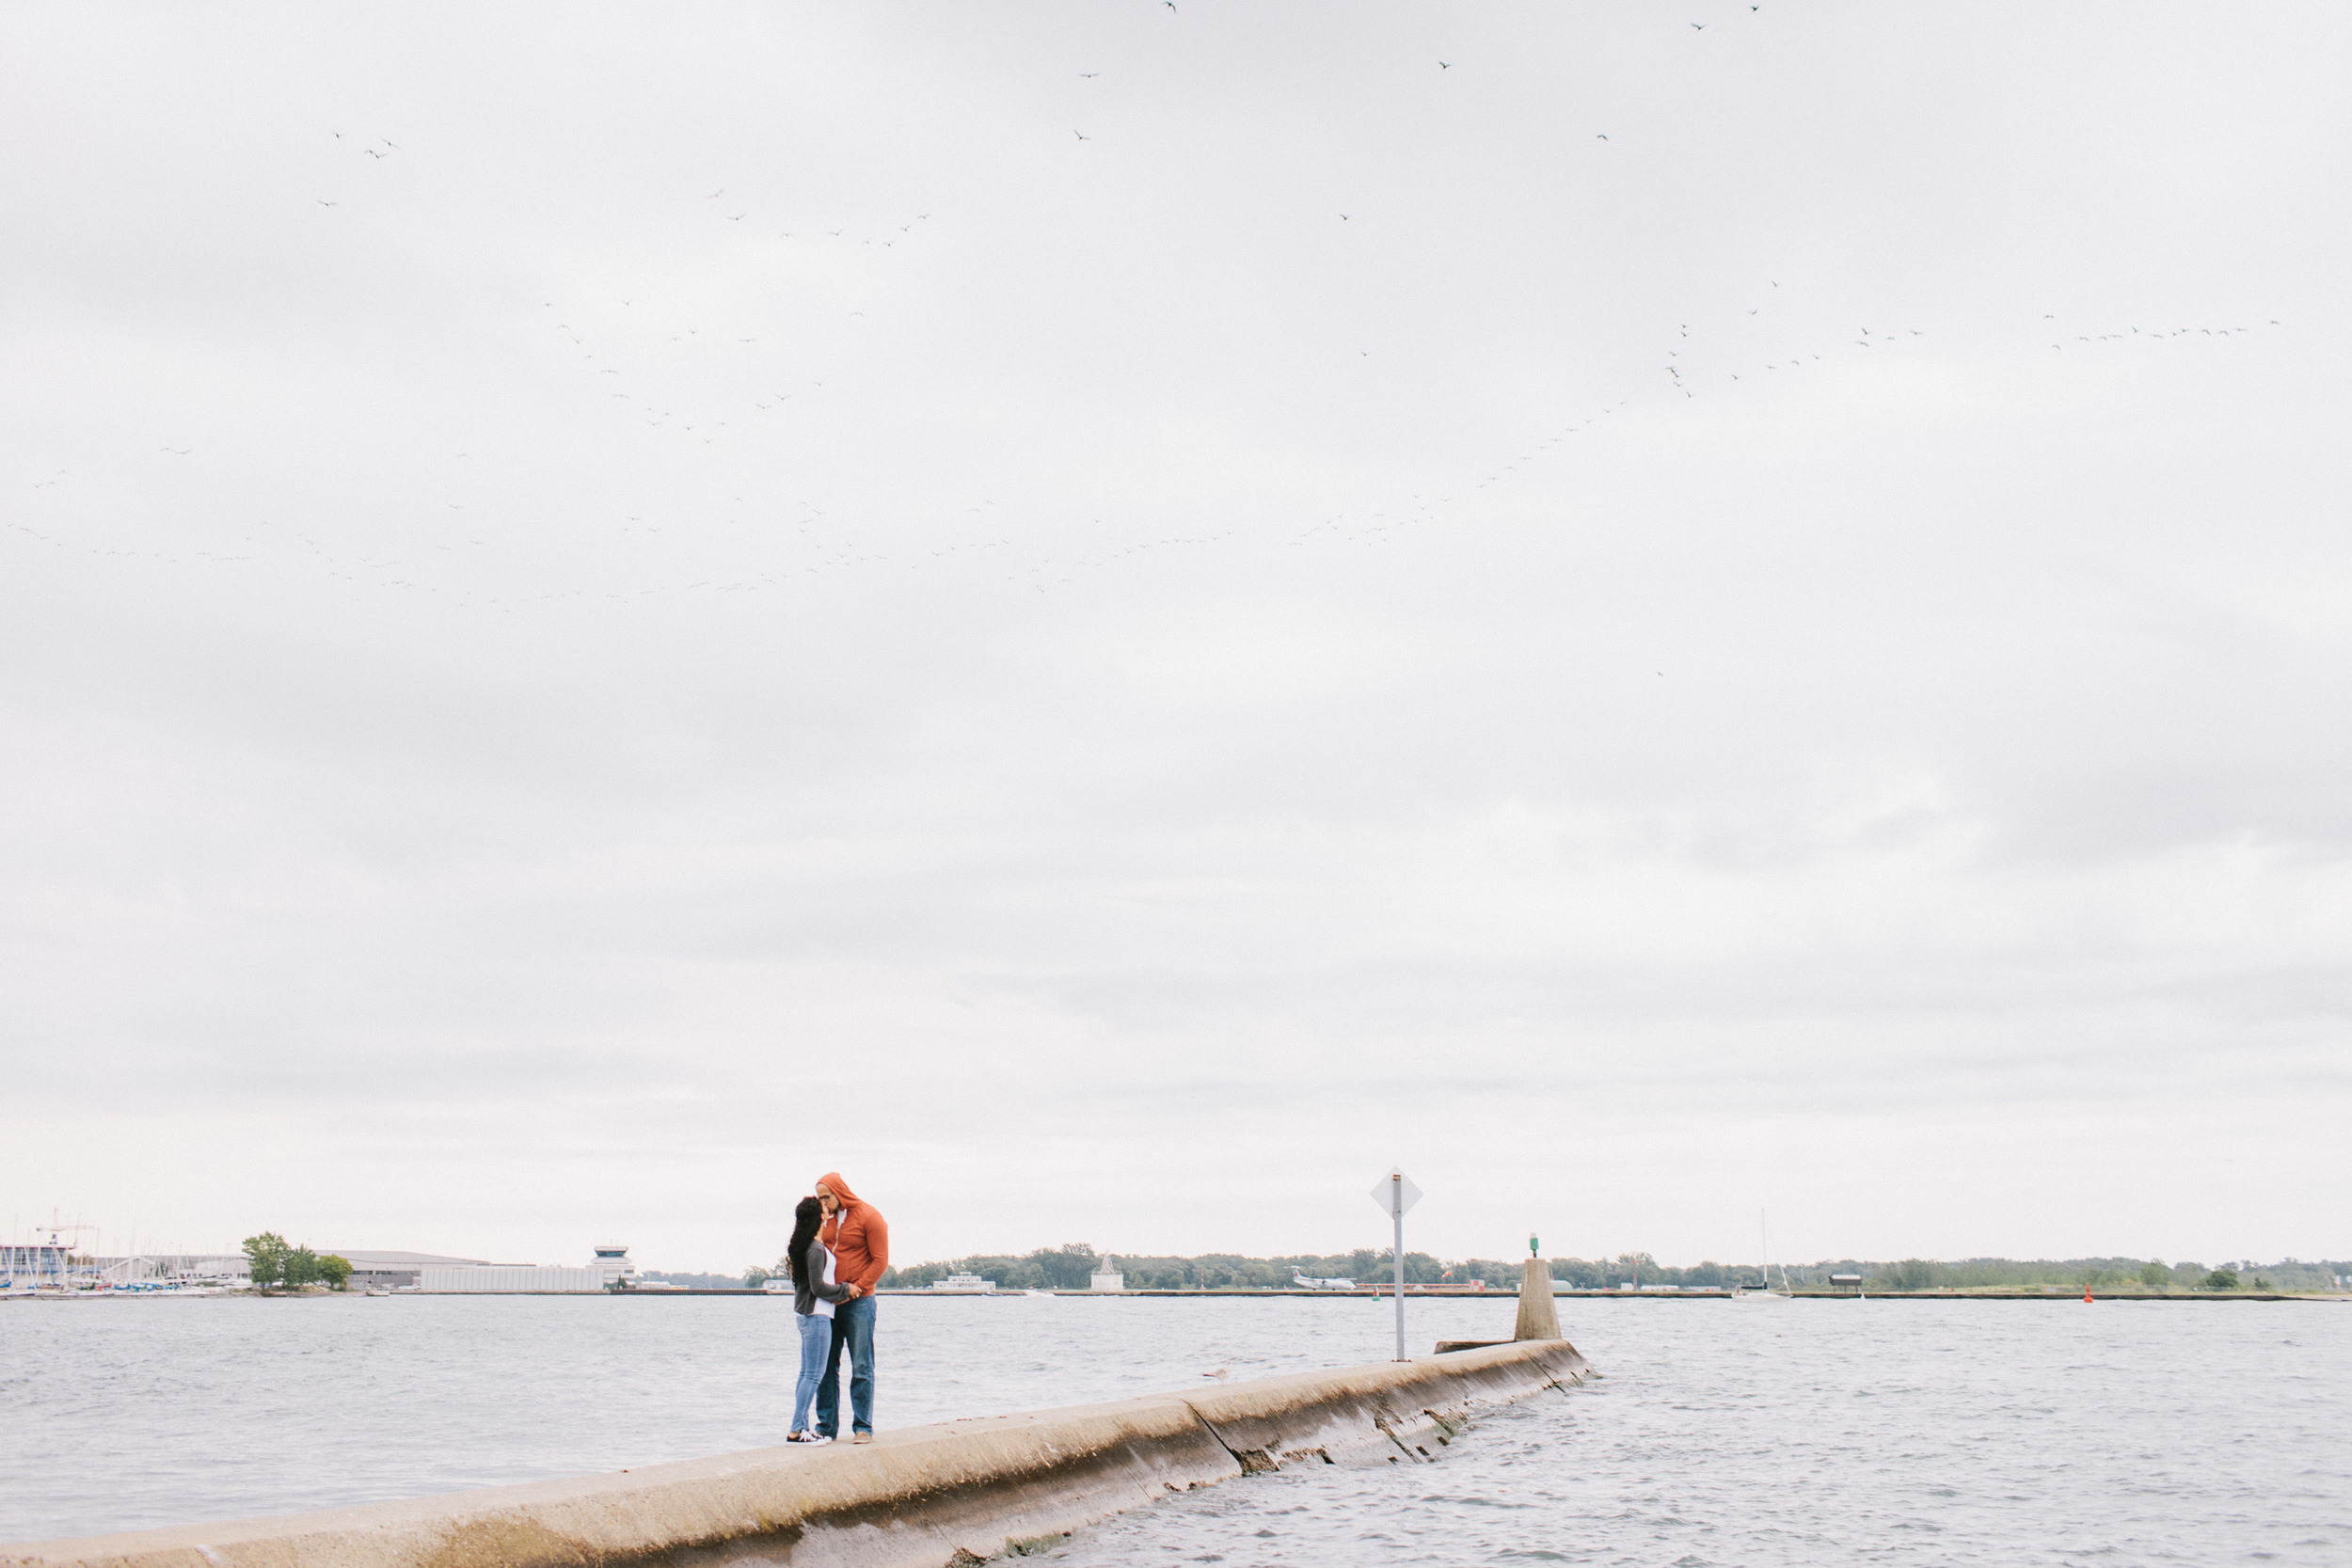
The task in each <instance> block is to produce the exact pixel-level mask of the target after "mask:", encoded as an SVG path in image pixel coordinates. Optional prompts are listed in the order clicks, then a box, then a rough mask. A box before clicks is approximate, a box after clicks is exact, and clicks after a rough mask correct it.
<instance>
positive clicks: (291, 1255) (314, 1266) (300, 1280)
mask: <svg viewBox="0 0 2352 1568" xmlns="http://www.w3.org/2000/svg"><path fill="white" fill-rule="evenodd" d="M280 1277H281V1278H282V1279H284V1280H285V1282H286V1288H287V1289H288V1290H290V1291H299V1290H301V1289H302V1288H303V1287H304V1286H305V1285H313V1284H316V1283H317V1282H318V1277H319V1255H318V1254H317V1253H315V1252H312V1251H311V1250H310V1248H309V1247H307V1246H298V1247H290V1248H288V1249H287V1252H286V1262H285V1267H284V1269H283V1271H282V1273H281V1275H280Z"/></svg>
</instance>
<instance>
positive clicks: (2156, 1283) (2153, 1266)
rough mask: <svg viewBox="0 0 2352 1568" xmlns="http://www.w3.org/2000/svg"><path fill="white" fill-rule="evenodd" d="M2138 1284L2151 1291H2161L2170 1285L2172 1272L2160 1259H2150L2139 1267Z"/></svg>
mask: <svg viewBox="0 0 2352 1568" xmlns="http://www.w3.org/2000/svg"><path fill="white" fill-rule="evenodd" d="M2139 1282H2140V1284H2142V1285H2144V1286H2146V1287H2147V1288H2148V1289H2149V1290H2151V1291H2161V1290H2163V1289H2164V1288H2165V1287H2166V1286H2168V1285H2169V1284H2171V1283H2172V1271H2171V1270H2170V1269H2168V1268H2166V1267H2165V1266H2164V1260H2163V1259H2158V1258H2151V1259H2148V1261H2147V1262H2145V1263H2143V1264H2141V1265H2140V1267H2139Z"/></svg>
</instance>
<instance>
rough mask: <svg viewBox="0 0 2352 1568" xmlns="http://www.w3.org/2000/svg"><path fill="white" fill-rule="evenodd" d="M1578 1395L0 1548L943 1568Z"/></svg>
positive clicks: (296, 1558) (1329, 1401)
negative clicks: (1248, 1478) (1277, 1472)
mask: <svg viewBox="0 0 2352 1568" xmlns="http://www.w3.org/2000/svg"><path fill="white" fill-rule="evenodd" d="M1590 1375H1592V1369H1591V1367H1590V1366H1589V1364H1587V1363H1586V1361H1585V1359H1584V1357H1583V1356H1582V1355H1581V1354H1578V1352H1577V1350H1576V1348H1575V1347H1574V1346H1572V1345H1570V1344H1569V1343H1568V1342H1567V1341H1565V1340H1563V1339H1544V1340H1529V1341H1524V1342H1519V1343H1512V1344H1502V1345H1496V1346H1491V1347H1487V1348H1484V1349H1478V1350H1470V1351H1465V1352H1459V1353H1455V1354H1443V1355H1430V1356H1422V1357H1418V1358H1416V1359H1414V1360H1411V1361H1401V1362H1378V1363H1374V1364H1372V1365H1369V1366H1361V1367H1347V1368H1341V1369H1337V1370H1329V1371H1319V1372H1301V1373H1295V1374H1293V1375H1290V1376H1287V1377H1278V1378H1266V1379H1263V1380H1260V1381H1256V1382H1249V1383H1237V1384H1231V1385H1227V1386H1223V1387H1219V1388H1216V1389H1214V1390H1210V1391H1205V1392H1199V1393H1194V1392H1186V1393H1183V1394H1162V1395H1153V1396H1149V1397H1146V1398H1142V1399H1133V1400H1120V1401H1116V1402H1109V1403H1104V1404H1090V1405H1075V1406H1072V1407H1069V1408H1066V1409H1060V1410H1043V1411H1035V1412H1030V1413H1027V1414H1024V1415H1018V1416H1001V1417H987V1418H977V1419H968V1420H960V1421H948V1422H943V1423H941V1424H939V1425H936V1426H928V1427H914V1428H910V1429H908V1430H906V1431H903V1432H895V1433H883V1434H882V1435H881V1436H880V1437H878V1438H877V1440H876V1441H875V1442H874V1443H872V1444H871V1445H868V1446H862V1447H851V1446H848V1445H835V1446H833V1447H829V1448H818V1449H810V1448H801V1447H789V1446H787V1447H779V1448H773V1449H754V1450H751V1451H749V1452H744V1453H736V1454H726V1455H722V1456H720V1457H717V1458H711V1459H697V1460H688V1461H685V1462H682V1463H677V1464H668V1465H649V1466H645V1467H643V1468H637V1469H632V1470H622V1471H618V1472H614V1473H612V1474H607V1475H600V1476H588V1477H582V1478H579V1479H576V1480H567V1481H540V1482H535V1483H532V1484H530V1485H525V1486H510V1487H500V1488H496V1489H493V1490H488V1491H482V1492H468V1493H459V1494H456V1495H453V1496H449V1497H420V1498H415V1499H412V1500H408V1501H403V1502H393V1503H376V1504H371V1505H368V1506H365V1507H359V1508H347V1509H337V1510H333V1511H330V1512H326V1513H310V1514H298V1515H293V1516H289V1517H282V1518H269V1519H248V1520H240V1521H236V1522H231V1523H220V1524H208V1525H185V1526H178V1527H174V1528H168V1529H159V1530H143V1531H139V1532H136V1533H131V1534H123V1535H112V1536H93V1537H87V1538H83V1539H78V1540H68V1541H51V1542H34V1543H27V1544H20V1545H14V1546H0V1565H6V1568H35V1565H39V1568H62V1565H65V1564H76V1565H86V1568H102V1565H103V1568H493V1565H497V1568H557V1565H562V1568H587V1565H596V1568H618V1565H621V1564H636V1563H645V1564H654V1563H660V1564H663V1565H679V1568H684V1565H688V1564H695V1565H700V1564H706V1563H707V1564H736V1563H743V1564H749V1563H776V1564H790V1565H793V1568H943V1565H954V1564H962V1563H971V1562H977V1561H983V1560H987V1559H989V1558H993V1557H996V1556H1000V1555H1003V1554H1005V1553H1007V1552H1013V1551H1018V1550H1021V1549H1022V1548H1023V1547H1025V1546H1026V1545H1028V1544H1034V1543H1038V1542H1040V1541H1041V1540H1044V1539H1050V1538H1054V1537H1057V1536H1060V1535H1063V1534H1066V1533H1068V1532H1069V1531H1071V1530H1073V1529H1076V1528H1079V1527H1080V1526H1083V1525H1086V1524H1089V1523H1091V1522H1092V1521H1094V1520H1097V1519H1101V1518H1104V1517H1106V1516H1108V1515H1110V1514H1112V1513H1119V1512H1120V1511H1122V1510H1125V1509H1130V1508H1136V1507H1139V1506H1141V1505H1143V1504H1145V1503H1148V1502H1151V1501H1152V1500H1154V1499H1156V1498H1158V1497H1165V1496H1167V1495H1168V1493H1170V1492H1181V1491H1184V1490H1187V1489H1189V1488H1192V1487H1196V1486H1205V1485H1210V1484H1213V1483H1215V1482H1217V1481H1228V1480H1232V1479H1234V1478H1236V1477H1239V1476H1244V1475H1248V1474H1253V1473H1260V1472H1263V1471H1267V1470H1273V1469H1279V1468H1282V1467H1284V1466H1287V1465H1298V1464H1307V1465H1386V1464H1417V1463H1420V1462H1422V1460H1423V1459H1425V1458H1426V1457H1427V1456H1428V1455H1430V1454H1432V1453H1434V1452H1435V1451H1436V1449H1438V1447H1439V1446H1441V1445H1443V1444H1445V1443H1447V1442H1449V1441H1450V1440H1451V1439H1452V1437H1453V1435H1454V1433H1455V1432H1456V1431H1457V1430H1458V1429H1459V1427H1460V1425H1461V1423H1462V1422H1463V1421H1464V1419H1465V1418H1468V1417H1469V1416H1470V1415H1471V1414H1472V1413H1474V1412H1475V1411H1476V1410H1477V1409H1478V1408H1479V1407H1481V1406H1483V1405H1494V1404H1502V1403H1508V1402H1513V1401H1516V1400H1522V1399H1527V1398H1530V1397H1534V1396H1535V1395H1539V1394H1543V1393H1545V1392H1547V1391H1549V1390H1555V1389H1560V1390H1564V1389H1565V1388H1566V1387H1568V1386H1573V1385H1574V1384H1577V1383H1580V1382H1581V1381H1582V1380H1583V1379H1584V1378H1585V1377H1587V1376H1590Z"/></svg>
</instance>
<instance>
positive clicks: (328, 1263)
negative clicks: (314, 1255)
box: [318, 1252, 351, 1291]
mask: <svg viewBox="0 0 2352 1568" xmlns="http://www.w3.org/2000/svg"><path fill="white" fill-rule="evenodd" d="M318 1268H319V1277H320V1278H321V1279H323V1280H325V1281H326V1285H327V1288H328V1289H329V1290H333V1291H340V1290H342V1288H343V1287H344V1286H346V1285H348V1284H350V1283H351V1259H348V1258H344V1257H342V1256H340V1255H339V1254H336V1253H332V1252H327V1253H321V1254H320V1255H319V1260H318Z"/></svg>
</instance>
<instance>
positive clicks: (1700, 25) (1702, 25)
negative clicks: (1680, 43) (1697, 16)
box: [1691, 22, 1707, 33]
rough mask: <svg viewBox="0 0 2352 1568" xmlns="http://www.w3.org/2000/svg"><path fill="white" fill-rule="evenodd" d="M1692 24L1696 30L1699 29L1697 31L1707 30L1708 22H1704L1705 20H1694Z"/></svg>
mask: <svg viewBox="0 0 2352 1568" xmlns="http://www.w3.org/2000/svg"><path fill="white" fill-rule="evenodd" d="M1691 25H1692V28H1694V29H1695V30H1697V31H1699V32H1702V33H1704V32H1705V31H1707V24H1706V23H1704V22H1693V23H1692V24H1691Z"/></svg>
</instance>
